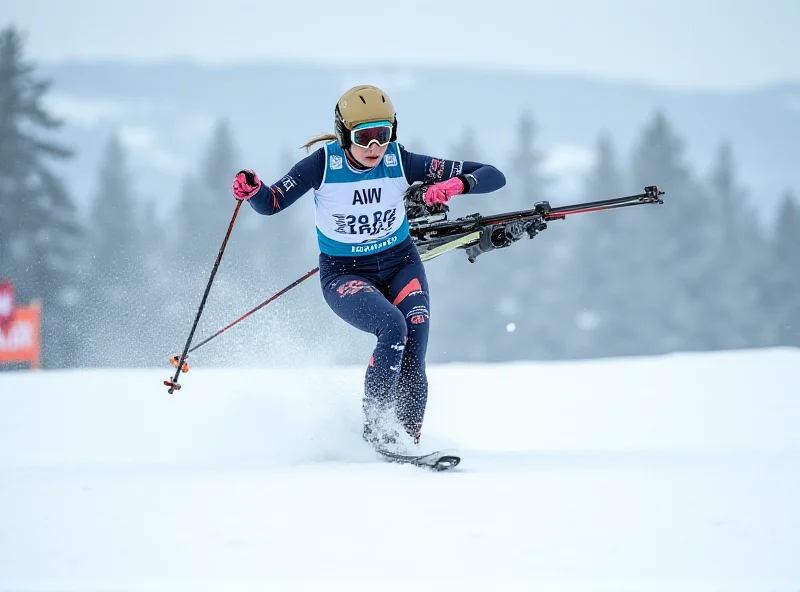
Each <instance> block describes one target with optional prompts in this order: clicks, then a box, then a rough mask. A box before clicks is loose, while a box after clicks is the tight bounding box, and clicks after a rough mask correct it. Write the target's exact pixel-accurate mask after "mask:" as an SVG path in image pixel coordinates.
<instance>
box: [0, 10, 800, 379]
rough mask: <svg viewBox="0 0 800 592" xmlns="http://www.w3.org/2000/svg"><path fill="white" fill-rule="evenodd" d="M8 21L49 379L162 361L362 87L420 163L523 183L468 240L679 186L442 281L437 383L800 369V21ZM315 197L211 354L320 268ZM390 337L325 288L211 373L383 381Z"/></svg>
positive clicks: (471, 201)
mask: <svg viewBox="0 0 800 592" xmlns="http://www.w3.org/2000/svg"><path fill="white" fill-rule="evenodd" d="M0 7H1V8H2V9H1V10H0V280H3V279H4V278H5V282H6V286H13V293H14V302H15V304H16V307H17V308H23V307H28V306H31V305H33V306H38V307H39V310H40V311H41V365H42V367H44V368H73V367H145V366H153V367H155V366H165V365H167V364H168V357H169V356H170V355H172V354H177V353H180V351H181V350H182V347H183V345H184V343H185V340H186V337H187V335H188V332H189V330H190V328H191V325H192V321H193V320H194V317H195V314H196V312H197V308H198V306H199V304H200V300H201V298H202V295H203V292H204V289H205V286H206V282H207V280H208V277H209V274H210V273H211V270H212V265H213V263H214V260H215V257H216V256H217V253H218V250H219V248H220V245H221V243H222V240H223V238H224V236H225V233H226V231H227V228H228V224H229V222H230V219H231V215H232V214H233V211H234V207H235V200H234V199H233V197H232V196H231V193H230V185H231V181H232V178H233V176H234V175H235V174H236V172H237V171H238V170H240V169H241V168H245V167H248V168H253V169H255V170H256V171H257V172H258V173H259V175H260V177H261V178H262V179H263V180H264V182H266V183H271V182H273V181H275V180H277V179H279V178H280V177H281V176H283V174H284V173H285V172H287V171H288V169H289V168H290V167H291V166H292V165H293V164H294V162H296V161H297V160H299V159H300V158H302V157H303V156H304V155H305V152H304V151H303V150H301V149H300V148H299V146H300V145H301V144H303V143H304V142H305V141H306V140H308V139H309V138H310V137H312V136H313V135H316V134H317V133H321V132H327V131H331V129H332V124H333V108H334V105H335V102H336V100H337V99H338V97H339V96H340V94H341V93H342V92H343V91H344V90H346V89H347V88H349V87H350V86H353V85H355V84H361V83H366V84H375V85H378V86H380V87H381V88H383V89H384V90H385V91H386V92H387V93H388V94H389V95H390V97H391V98H392V100H393V102H394V105H395V107H396V109H397V113H398V120H399V141H400V142H401V143H403V144H404V145H405V146H406V147H407V148H408V149H409V150H411V151H414V152H421V153H427V154H430V155H433V156H439V157H442V158H450V159H458V160H465V159H468V160H478V161H482V162H487V163H491V164H493V165H495V166H497V167H498V168H500V169H501V170H502V171H503V172H504V173H505V174H506V177H507V181H508V183H507V185H506V187H505V188H504V189H503V190H501V191H499V192H497V193H494V194H490V195H486V196H477V195H467V196H463V197H461V198H457V199H456V200H454V201H453V202H452V207H451V213H452V215H453V217H455V216H459V215H464V214H471V213H475V212H480V213H483V214H490V213H498V212H502V211H504V210H513V209H520V208H524V207H529V206H531V205H532V204H533V203H534V202H535V201H540V200H549V201H550V202H551V204H553V205H566V204H569V203H572V202H576V201H587V200H595V199H603V198H607V197H612V196H619V195H630V194H635V193H639V192H641V191H642V189H643V187H644V186H645V185H653V184H657V185H658V186H659V187H660V188H662V189H663V190H664V191H666V194H665V195H664V198H665V204H664V205H662V206H647V207H641V208H630V209H623V210H619V211H612V212H601V213H594V214H587V215H582V216H576V217H572V218H568V219H566V220H563V221H556V222H553V223H551V224H550V227H549V228H548V229H547V230H546V231H544V232H543V233H542V234H540V235H539V236H537V237H536V238H535V239H534V240H532V241H528V240H525V241H522V242H520V243H517V244H515V245H513V246H512V247H511V248H509V249H505V250H502V251H497V252H493V253H489V254H487V255H484V256H482V257H481V258H479V259H478V260H477V262H476V263H474V264H470V263H469V262H468V261H467V259H466V256H465V255H464V254H463V252H460V251H458V252H451V253H448V254H446V255H445V256H443V257H440V258H438V259H435V260H433V261H431V262H429V263H428V264H427V269H428V274H429V279H430V283H431V290H432V323H433V324H432V335H431V341H430V347H429V361H430V362H452V361H466V362H472V361H474V362H477V361H483V362H492V361H507V360H564V359H577V358H582V359H586V358H598V357H615V356H634V355H652V354H662V353H668V352H676V351H708V350H727V349H738V348H760V347H772V346H778V345H780V346H798V345H800V266H799V265H798V264H797V262H796V259H795V258H796V257H797V255H798V253H800V211H799V210H798V205H799V204H798V195H797V193H796V187H797V186H798V183H800V166H798V163H800V61H799V60H797V56H800V37H798V36H797V33H796V31H797V26H798V24H800V4H798V3H796V2H791V1H790V0H787V1H782V2H781V1H774V0H762V1H759V2H750V1H742V2H737V3H735V5H732V4H731V3H729V2H723V1H721V0H704V2H700V3H698V2H690V1H683V0H681V1H672V2H667V3H665V2H652V1H649V0H644V1H641V0H640V1H636V2H633V1H630V2H628V1H621V0H609V1H606V2H593V1H590V0H567V1H562V2H558V3H551V2H547V3H545V2H528V3H519V2H516V1H514V2H510V1H506V0H495V1H494V2H491V3H488V2H480V1H475V0H465V1H461V2H447V1H445V2H436V3H422V2H406V3H362V4H353V3H347V4H341V3H334V2H321V1H319V0H305V1H303V2H293V3H289V2H286V3H277V2H259V3H256V2H244V1H240V0H228V1H227V2H225V3H205V4H197V3H195V2H189V1H188V0H159V1H158V2H156V1H155V0H139V1H137V2H135V3H134V2H118V3H111V2H92V1H88V0H75V1H73V2H69V3H62V2H56V1H55V0H52V1H47V0H25V2H14V1H13V0H0ZM312 200H313V196H312V194H311V193H309V194H308V195H307V196H306V197H305V198H303V199H302V200H301V201H300V202H298V203H297V204H295V205H294V206H293V207H292V208H290V209H288V210H286V211H285V212H283V213H282V214H280V215H279V216H275V217H264V216H259V215H257V214H256V213H255V212H253V211H252V210H251V209H250V208H249V207H248V206H244V207H243V208H242V210H241V212H240V215H239V217H238V220H237V222H236V224H235V227H234V229H233V232H232V235H231V238H230V242H229V244H228V247H227V249H226V251H225V256H224V258H223V260H222V264H221V267H220V269H219V272H218V273H217V276H216V279H215V281H214V284H213V287H212V289H211V292H210V294H209V298H208V302H207V304H206V307H205V311H204V313H203V316H202V318H201V321H200V324H199V326H198V328H197V333H196V336H195V343H196V342H198V341H199V340H200V339H202V338H204V337H207V336H208V335H210V334H212V333H213V332H215V331H216V330H218V329H219V328H221V327H223V326H224V325H226V324H227V323H229V322H231V321H232V320H234V319H235V318H237V317H238V316H239V315H241V314H243V313H245V312H246V311H248V310H250V309H251V308H252V307H254V306H256V305H257V304H259V303H260V302H262V301H263V300H264V299H266V298H267V297H268V296H270V295H271V294H272V293H274V292H275V291H277V290H279V289H280V288H282V287H283V286H285V285H286V284H288V283H290V282H291V281H293V280H295V279H296V278H298V277H299V276H302V275H303V274H304V273H306V272H307V271H309V270H311V269H312V268H314V267H315V266H316V265H317V247H316V234H315V230H314V221H313V210H312ZM7 291H8V289H7ZM0 308H2V307H0ZM0 312H2V311H0ZM0 336H2V338H1V339H0V350H3V349H5V350H9V349H10V348H11V347H12V346H13V345H14V343H16V342H19V341H22V340H23V337H21V336H20V335H16V336H15V335H13V334H12V330H11V329H9V326H8V325H6V326H5V327H0ZM373 342H374V338H372V337H371V336H369V335H364V334H360V333H358V332H356V331H355V330H353V329H351V328H350V327H349V326H347V325H345V324H344V323H343V322H342V321H340V320H339V319H338V318H336V317H335V316H334V315H333V314H332V313H331V312H330V311H329V310H328V308H327V306H326V305H325V303H324V301H323V299H322V297H321V294H320V289H319V282H318V278H317V277H316V276H315V277H314V278H312V279H311V280H308V281H307V282H305V283H303V284H301V285H300V286H299V287H298V288H296V289H294V290H292V291H291V292H289V293H288V294H286V295H285V296H283V297H282V298H280V299H279V300H277V301H276V302H274V303H272V304H270V305H269V306H267V307H266V308H264V309H262V310H260V311H259V312H257V313H256V314H254V315H253V316H251V317H249V318H248V319H246V320H245V321H243V322H242V323H241V324H239V325H236V326H235V327H234V328H232V329H230V330H229V331H227V332H226V333H224V334H223V335H221V336H220V337H218V338H216V339H215V340H213V341H211V342H210V343H209V344H207V345H205V346H203V347H202V348H201V349H199V350H198V351H197V353H196V355H193V357H192V358H193V359H194V361H195V363H196V364H202V365H204V366H222V365H225V366H230V365H269V364H280V365H285V364H296V363H298V364H303V363H307V362H309V361H313V362H315V363H316V362H320V361H327V362H330V363H365V362H366V360H367V359H368V358H369V355H370V353H371V348H372V343H373ZM24 367H27V364H26V363H23V362H16V363H14V362H12V363H8V364H5V365H0V369H18V368H24Z"/></svg>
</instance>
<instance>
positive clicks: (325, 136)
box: [300, 134, 336, 152]
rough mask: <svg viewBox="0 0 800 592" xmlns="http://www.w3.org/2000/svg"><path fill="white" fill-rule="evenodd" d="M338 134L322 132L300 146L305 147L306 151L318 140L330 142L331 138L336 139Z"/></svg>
mask: <svg viewBox="0 0 800 592" xmlns="http://www.w3.org/2000/svg"><path fill="white" fill-rule="evenodd" d="M335 139H336V136H334V135H333V134H320V135H318V136H314V137H313V138H311V139H310V140H309V141H308V142H306V143H305V144H303V145H302V146H300V148H305V149H306V152H308V150H309V149H310V148H311V147H312V146H313V145H314V144H316V143H317V142H330V141H331V140H335Z"/></svg>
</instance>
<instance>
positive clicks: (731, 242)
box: [701, 142, 766, 349]
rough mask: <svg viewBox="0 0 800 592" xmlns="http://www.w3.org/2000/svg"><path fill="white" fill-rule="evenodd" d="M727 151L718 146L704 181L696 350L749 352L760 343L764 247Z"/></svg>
mask: <svg viewBox="0 0 800 592" xmlns="http://www.w3.org/2000/svg"><path fill="white" fill-rule="evenodd" d="M735 171H736V166H735V162H734V157H733V147H732V146H731V144H730V143H729V142H725V143H723V144H721V145H720V147H719V149H718V152H717V160H716V163H715V166H714V169H713V171H712V173H711V175H710V179H709V186H710V187H709V193H710V196H711V199H712V203H711V220H710V222H711V224H710V226H709V230H710V232H711V233H712V234H711V241H712V242H711V248H712V249H713V251H714V258H713V260H712V261H711V263H712V265H711V267H710V268H709V269H708V270H707V272H706V274H705V277H706V286H707V288H706V291H705V294H706V306H705V307H704V308H705V312H704V322H703V324H702V332H703V334H702V336H701V337H702V345H703V346H704V347H705V348H707V349H725V348H739V347H754V346H757V345H761V344H762V343H763V341H764V332H763V330H762V327H763V326H764V318H763V317H762V316H761V314H760V312H761V309H760V308H759V292H760V287H761V286H760V282H759V279H760V278H761V277H762V270H763V269H764V268H765V265H764V263H765V262H766V261H765V245H764V242H763V236H762V229H761V228H760V225H759V224H758V218H757V216H756V215H755V212H754V211H752V208H751V207H750V205H749V204H748V202H747V199H748V196H747V193H746V192H745V190H744V189H743V188H742V187H740V186H739V184H738V181H737V179H736V172H735Z"/></svg>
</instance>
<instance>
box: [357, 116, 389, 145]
mask: <svg viewBox="0 0 800 592" xmlns="http://www.w3.org/2000/svg"><path fill="white" fill-rule="evenodd" d="M391 137H392V124H391V122H389V121H374V122H370V123H362V124H361V125H358V126H356V127H355V128H353V130H352V131H351V132H350V140H351V141H352V142H353V144H355V145H356V146H358V147H359V148H364V149H366V148H369V147H370V145H371V144H372V143H373V142H375V143H376V144H377V145H378V146H380V147H383V146H386V145H387V144H388V143H389V141H390V139H391Z"/></svg>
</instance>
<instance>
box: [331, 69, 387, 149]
mask: <svg viewBox="0 0 800 592" xmlns="http://www.w3.org/2000/svg"><path fill="white" fill-rule="evenodd" d="M335 111H336V119H335V122H334V130H335V132H336V139H337V140H338V141H339V145H340V146H341V147H342V148H345V149H346V148H349V147H350V144H351V141H350V132H351V131H352V129H353V128H354V127H356V126H357V125H359V124H362V123H368V122H372V121H389V122H391V124H392V137H391V139H390V141H391V142H394V141H395V140H397V114H396V113H395V111H394V105H392V101H391V99H389V96H388V95H387V94H386V93H385V92H383V91H382V90H381V89H379V88H378V87H376V86H370V85H369V84H362V85H360V86H354V87H353V88H351V89H350V90H348V91H347V92H346V93H344V94H343V95H342V96H341V97H340V98H339V102H338V103H336V110H335Z"/></svg>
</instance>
